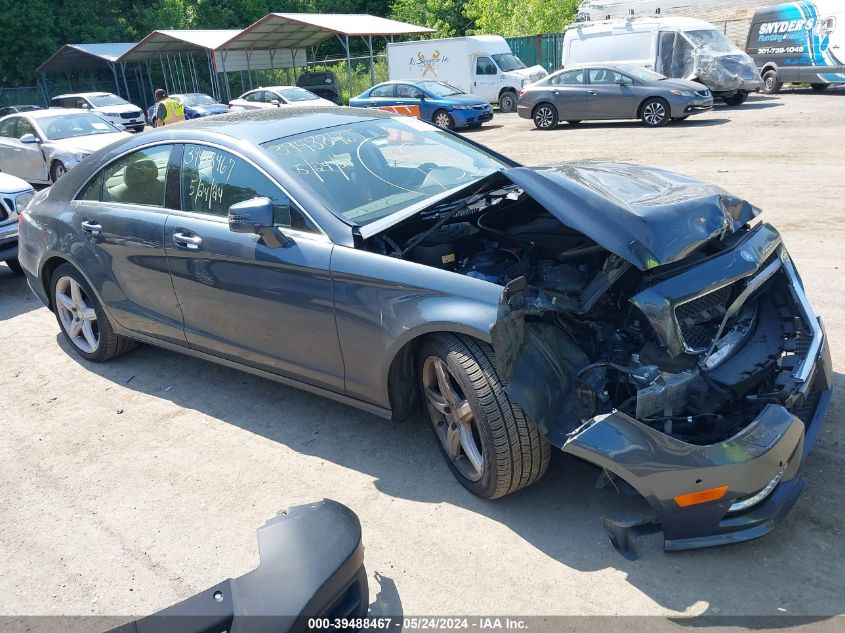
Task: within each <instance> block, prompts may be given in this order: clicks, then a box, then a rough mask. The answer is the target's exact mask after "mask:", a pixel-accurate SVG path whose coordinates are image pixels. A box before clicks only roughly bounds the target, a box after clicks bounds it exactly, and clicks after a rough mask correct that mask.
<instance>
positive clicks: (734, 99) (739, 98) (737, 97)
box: [722, 90, 748, 106]
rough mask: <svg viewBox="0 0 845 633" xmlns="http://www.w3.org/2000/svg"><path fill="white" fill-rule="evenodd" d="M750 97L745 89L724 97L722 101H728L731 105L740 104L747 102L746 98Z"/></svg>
mask: <svg viewBox="0 0 845 633" xmlns="http://www.w3.org/2000/svg"><path fill="white" fill-rule="evenodd" d="M746 99H748V93H747V92H745V91H743V90H737V91H736V92H735V93H733V94H732V95H731V96H729V97H722V101H724V102H725V103H727V104H728V105H729V106H738V105H742V104H743V103H745V100H746Z"/></svg>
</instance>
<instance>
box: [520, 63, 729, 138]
mask: <svg viewBox="0 0 845 633" xmlns="http://www.w3.org/2000/svg"><path fill="white" fill-rule="evenodd" d="M712 108H713V95H712V93H711V92H710V90H709V89H708V88H707V86H704V85H702V84H700V83H696V82H694V81H686V80H685V79H667V78H666V77H664V76H663V75H661V74H660V73H656V72H653V71H651V70H648V69H646V68H641V67H639V66H633V65H624V64H623V65H619V66H601V65H590V66H583V67H575V68H568V69H566V70H561V71H558V72H556V73H553V74H551V75H549V76H548V77H546V78H545V79H542V80H540V81H538V82H536V83H533V84H531V85H529V86H526V87H525V88H523V89H522V91H521V92H520V94H519V102H518V104H517V113H518V114H519V116H521V117H522V118H523V119H531V120H533V121H534V125H535V126H536V127H537V128H539V129H541V130H551V129H554V128H555V127H557V125H558V123H560V122H561V121H566V122H567V123H570V124H577V123H580V122H581V121H587V120H590V121H593V120H602V119H640V120H642V122H643V125H645V126H646V127H661V126H663V125H666V124H667V123H668V122H669V121H670V120H675V121H682V120H684V119H686V118H688V117H690V116H692V115H694V114H699V113H701V112H707V111H708V110H711V109H712Z"/></svg>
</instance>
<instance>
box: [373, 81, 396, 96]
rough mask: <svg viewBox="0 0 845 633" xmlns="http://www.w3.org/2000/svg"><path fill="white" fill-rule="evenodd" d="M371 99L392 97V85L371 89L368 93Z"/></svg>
mask: <svg viewBox="0 0 845 633" xmlns="http://www.w3.org/2000/svg"><path fill="white" fill-rule="evenodd" d="M370 96H371V97H392V96H393V84H387V85H386V86H379V87H378V88H373V89H372V91H371V92H370Z"/></svg>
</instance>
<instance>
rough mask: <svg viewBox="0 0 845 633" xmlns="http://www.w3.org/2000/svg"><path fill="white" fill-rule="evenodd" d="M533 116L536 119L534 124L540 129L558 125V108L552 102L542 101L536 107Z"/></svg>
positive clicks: (552, 127) (549, 128)
mask: <svg viewBox="0 0 845 633" xmlns="http://www.w3.org/2000/svg"><path fill="white" fill-rule="evenodd" d="M531 117H532V118H533V119H534V125H535V126H536V127H537V129H538V130H551V129H554V128H555V127H557V122H558V116H557V108H555V107H554V106H553V105H552V104H551V103H541V104H540V105H538V106H537V107H536V108H534V113H533V114H532V115H531Z"/></svg>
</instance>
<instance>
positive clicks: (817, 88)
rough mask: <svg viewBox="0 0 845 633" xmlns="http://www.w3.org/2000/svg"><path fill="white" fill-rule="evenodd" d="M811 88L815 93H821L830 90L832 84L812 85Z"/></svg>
mask: <svg viewBox="0 0 845 633" xmlns="http://www.w3.org/2000/svg"><path fill="white" fill-rule="evenodd" d="M810 88H812V89H813V92H821V91H822V90H827V89H828V88H830V84H810Z"/></svg>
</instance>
